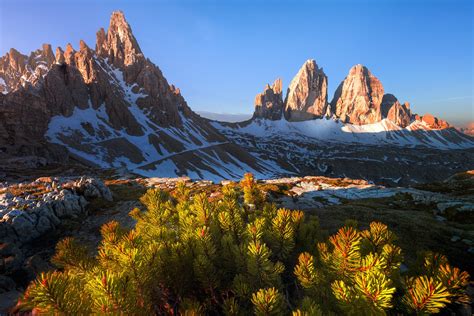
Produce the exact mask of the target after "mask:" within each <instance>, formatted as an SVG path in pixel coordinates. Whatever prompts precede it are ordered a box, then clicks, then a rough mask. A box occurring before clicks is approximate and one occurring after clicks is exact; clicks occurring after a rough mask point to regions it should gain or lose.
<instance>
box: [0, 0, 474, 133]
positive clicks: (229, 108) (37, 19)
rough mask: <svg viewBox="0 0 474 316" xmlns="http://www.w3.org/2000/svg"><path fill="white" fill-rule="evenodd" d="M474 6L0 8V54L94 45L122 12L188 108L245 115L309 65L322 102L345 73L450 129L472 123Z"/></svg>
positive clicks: (443, 2)
mask: <svg viewBox="0 0 474 316" xmlns="http://www.w3.org/2000/svg"><path fill="white" fill-rule="evenodd" d="M473 7H474V6H473V1H471V0H432V1H428V0H418V1H417V0H411V1H408V0H407V1H404V0H403V1H402V0H369V1H368V0H365V1H364V0H363V1H356V0H354V1H348V0H347V1H338V0H327V1H298V0H293V1H290V0H287V1H262V0H248V1H244V0H241V1H232V0H231V1H206V0H205V1H198V0H194V1H178V0H175V1H171V0H170V1H107V0H93V1H64V0H62V1H59V0H57V1H48V0H44V1H38V0H36V1H23V0H0V10H1V16H0V17H1V19H0V54H1V55H4V54H5V53H6V52H7V51H8V49H9V48H10V47H15V48H17V49H18V50H19V51H21V52H23V53H29V52H30V51H32V50H34V49H36V48H39V47H40V45H41V44H42V43H43V42H48V43H51V44H52V45H53V47H55V46H62V47H63V48H64V47H65V45H66V44H67V43H68V42H71V43H72V44H73V46H74V47H75V48H78V46H79V40H80V39H84V40H85V41H86V42H87V43H88V44H89V46H91V47H94V45H95V33H96V31H97V30H98V29H99V27H104V28H106V27H107V26H108V22H109V17H110V14H111V12H112V11H113V10H117V9H120V10H122V11H123V12H124V13H125V16H126V18H127V20H128V22H129V23H130V25H131V26H132V29H133V32H134V34H135V37H136V38H137V40H138V42H139V44H140V46H141V48H142V50H143V52H144V53H145V55H146V56H147V57H148V58H150V59H151V60H152V61H153V62H154V63H155V64H157V65H158V66H159V67H160V68H161V70H162V71H163V73H164V75H165V76H166V78H167V79H168V81H169V82H170V83H173V84H175V85H176V86H177V87H179V88H180V89H181V92H182V94H183V95H184V97H185V98H186V100H187V101H188V103H189V105H190V106H191V107H192V108H193V109H194V110H204V111H210V112H220V113H251V112H252V111H253V100H254V97H255V95H256V94H257V93H259V92H261V91H262V89H263V87H264V85H265V84H266V83H267V82H270V83H271V82H273V80H274V79H275V78H277V77H281V78H282V79H283V84H284V87H287V86H288V84H289V82H290V81H291V79H292V78H293V76H294V75H295V74H296V73H297V71H298V69H299V67H300V66H301V65H302V64H303V63H304V61H305V60H307V59H309V58H313V59H315V60H316V62H317V63H318V65H319V66H320V67H323V68H324V71H325V72H326V74H327V76H328V77H329V96H330V98H329V99H330V100H331V99H332V96H333V93H334V90H335V89H336V87H337V86H338V85H339V83H340V82H341V81H342V80H343V79H344V77H345V76H346V74H347V72H348V71H349V69H350V67H351V66H353V65H354V64H358V63H360V64H364V65H365V66H367V67H368V68H369V69H370V70H371V71H372V73H373V74H374V75H375V76H377V77H378V78H379V79H380V80H381V81H382V83H383V85H384V88H385V91H386V92H389V93H393V94H394V95H395V96H397V97H398V99H399V100H400V101H401V102H404V101H409V102H410V103H411V105H412V109H413V110H414V111H415V112H417V113H420V114H423V113H426V112H429V113H432V114H434V115H437V116H440V117H442V118H445V119H447V120H448V121H450V122H453V123H455V124H464V123H466V122H468V121H473V120H474V103H473V90H474V87H473V72H474V68H473V46H474V43H473V23H474V14H473V10H474V8H473Z"/></svg>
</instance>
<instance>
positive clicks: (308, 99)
mask: <svg viewBox="0 0 474 316" xmlns="http://www.w3.org/2000/svg"><path fill="white" fill-rule="evenodd" d="M327 85H328V83H327V77H326V75H325V74H324V71H323V69H322V68H319V67H318V65H317V64H316V62H315V61H314V60H313V59H310V60H307V61H306V62H305V63H304V65H303V66H302V67H301V68H300V70H299V71H298V73H297V74H296V76H295V77H294V78H293V80H292V81H291V83H290V86H289V88H288V92H287V95H286V99H285V117H286V119H287V120H289V121H303V120H308V119H312V118H320V117H323V116H325V115H327V114H328V101H327V100H328V96H327Z"/></svg>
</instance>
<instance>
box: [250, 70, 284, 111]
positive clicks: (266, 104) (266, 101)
mask: <svg viewBox="0 0 474 316" xmlns="http://www.w3.org/2000/svg"><path fill="white" fill-rule="evenodd" d="M282 111H283V97H282V83H281V79H277V80H275V82H274V83H273V85H272V86H270V85H269V84H267V85H266V86H265V90H264V91H263V93H259V94H257V96H256V97H255V112H254V118H263V119H269V120H279V119H281V117H282Z"/></svg>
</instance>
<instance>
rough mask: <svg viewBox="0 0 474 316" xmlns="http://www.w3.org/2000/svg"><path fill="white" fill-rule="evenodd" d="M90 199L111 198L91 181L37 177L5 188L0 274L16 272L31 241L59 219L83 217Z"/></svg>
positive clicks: (1, 209) (0, 206)
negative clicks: (0, 272)
mask: <svg viewBox="0 0 474 316" xmlns="http://www.w3.org/2000/svg"><path fill="white" fill-rule="evenodd" d="M11 190H14V191H15V192H17V193H16V194H15V195H13V194H11V193H10V191H11ZM21 191H23V192H24V193H18V192H21ZM94 199H104V200H106V201H112V199H113V198H112V193H111V191H110V190H109V189H108V188H107V186H105V185H104V183H103V182H102V181H100V180H98V179H95V178H79V179H66V178H39V179H37V180H36V181H34V182H32V183H21V184H17V185H15V186H11V187H7V188H6V193H3V194H1V195H0V240H1V242H0V257H1V259H2V260H1V261H2V262H3V266H2V267H1V268H2V271H4V272H7V273H13V272H14V271H16V270H18V269H20V268H21V267H22V264H23V261H24V259H25V256H24V255H23V254H24V252H25V251H26V248H28V246H27V245H28V243H29V242H30V241H31V240H33V239H35V238H38V237H40V236H42V235H44V234H46V233H50V232H52V231H54V230H56V229H57V228H58V227H60V226H61V223H62V221H63V220H66V219H70V218H79V217H81V216H86V215H87V208H86V206H87V205H88V203H89V201H92V200H94Z"/></svg>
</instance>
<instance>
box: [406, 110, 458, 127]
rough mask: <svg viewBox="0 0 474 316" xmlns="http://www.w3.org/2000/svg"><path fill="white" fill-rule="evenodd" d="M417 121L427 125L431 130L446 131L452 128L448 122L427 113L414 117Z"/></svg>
mask: <svg viewBox="0 0 474 316" xmlns="http://www.w3.org/2000/svg"><path fill="white" fill-rule="evenodd" d="M414 118H415V120H416V121H421V122H423V123H425V124H426V125H427V126H428V127H429V128H431V129H446V128H449V127H451V126H450V125H449V124H448V122H446V121H444V120H442V119H439V118H437V117H434V116H433V115H431V114H429V113H427V114H425V115H423V116H419V115H415V116H414Z"/></svg>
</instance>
